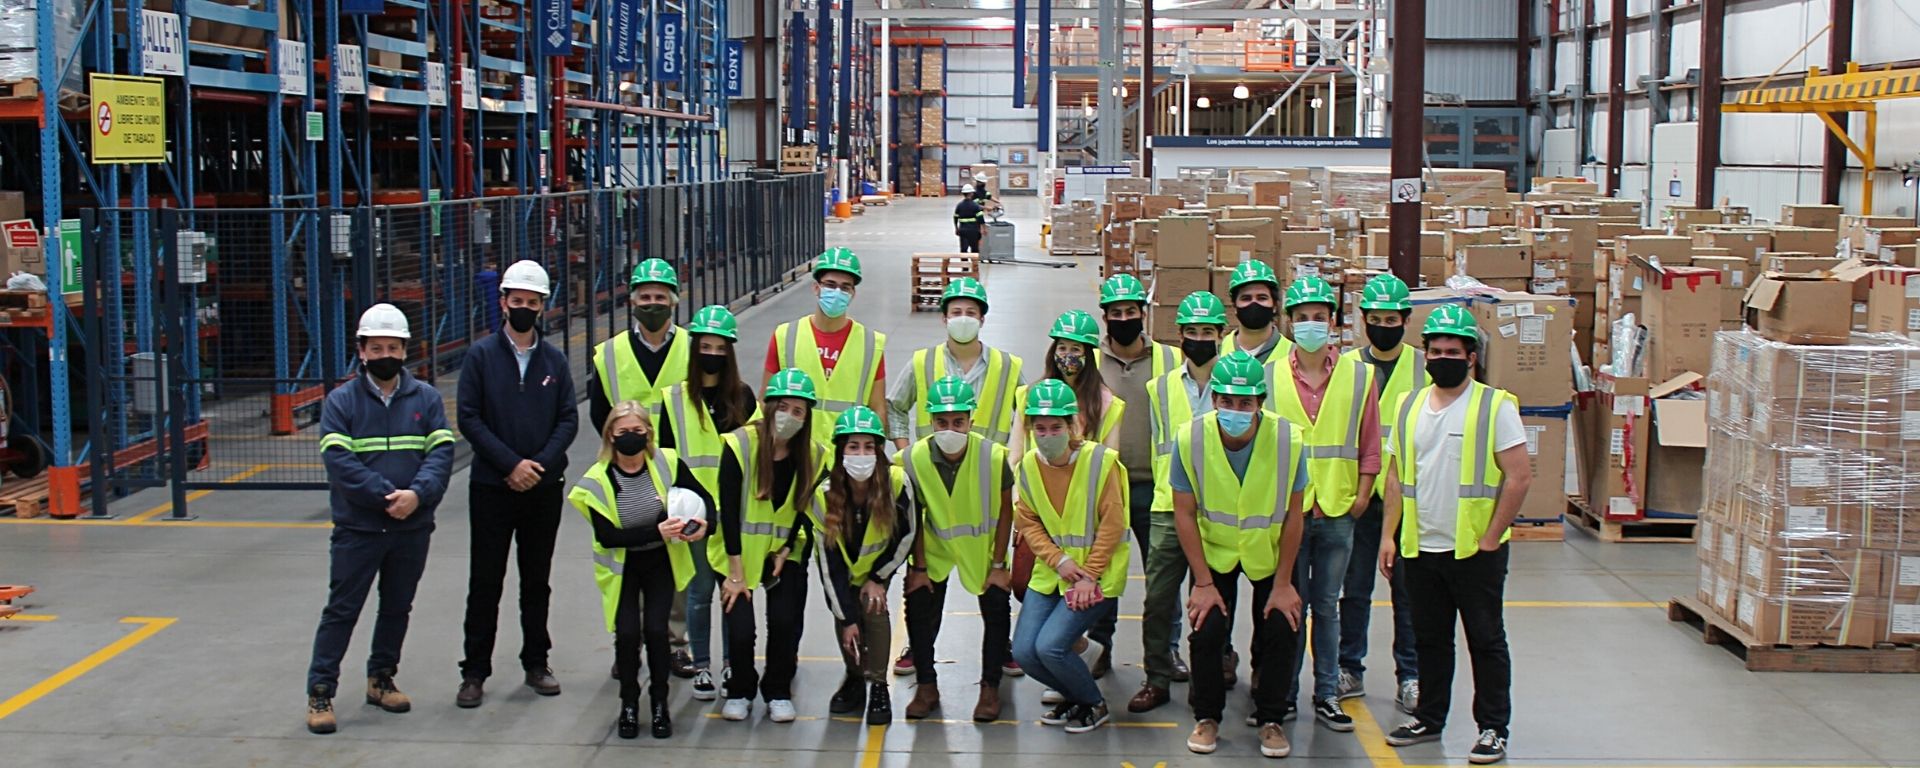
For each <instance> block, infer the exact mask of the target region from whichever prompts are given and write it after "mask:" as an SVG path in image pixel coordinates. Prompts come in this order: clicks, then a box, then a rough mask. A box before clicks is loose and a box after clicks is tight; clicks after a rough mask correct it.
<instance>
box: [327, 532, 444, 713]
mask: <svg viewBox="0 0 1920 768" xmlns="http://www.w3.org/2000/svg"><path fill="white" fill-rule="evenodd" d="M432 536H433V528H431V527H428V528H423V529H419V530H412V531H399V532H392V533H385V532H370V531H356V530H353V529H350V528H335V529H333V538H332V545H331V546H330V547H328V555H329V556H330V559H331V561H332V562H331V564H330V565H329V569H330V573H329V575H328V577H327V607H326V608H325V609H324V610H322V611H321V612H320V628H319V629H318V630H316V631H315V632H314V635H313V664H312V666H311V667H309V668H308V669H307V691H308V692H309V693H312V694H316V695H321V696H326V697H329V698H331V697H332V696H333V695H334V694H335V693H337V692H338V691H339V689H340V660H341V659H342V658H344V657H345V656H346V655H347V642H348V641H349V640H351V639H352V638H353V625H354V624H356V623H358V622H359V621H360V609H361V608H364V607H366V604H367V593H368V592H369V591H371V590H372V589H373V580H374V578H375V577H376V576H377V577H379V579H380V611H379V614H378V615H377V616H376V618H375V619H374V624H373V653H372V654H371V655H369V656H368V657H367V676H369V677H371V676H373V675H375V674H377V673H380V672H386V673H389V674H392V673H393V672H395V671H397V670H398V669H399V668H400V645H401V643H403V642H405V641H406V639H407V617H408V615H409V614H411V613H412V612H413V595H414V591H415V590H416V589H418V588H419V586H420V575H421V574H423V573H426V570H427V542H428V541H429V539H430V538H431V537H432Z"/></svg>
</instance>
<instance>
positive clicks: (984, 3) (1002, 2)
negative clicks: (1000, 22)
mask: <svg viewBox="0 0 1920 768" xmlns="http://www.w3.org/2000/svg"><path fill="white" fill-rule="evenodd" d="M973 7H975V8H984V9H988V10H1002V9H1006V8H1012V7H1013V0H973Z"/></svg>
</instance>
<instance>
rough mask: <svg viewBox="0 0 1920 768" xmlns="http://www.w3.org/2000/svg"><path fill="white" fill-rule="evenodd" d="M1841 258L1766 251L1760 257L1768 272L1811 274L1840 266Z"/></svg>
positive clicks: (1763, 266)
mask: <svg viewBox="0 0 1920 768" xmlns="http://www.w3.org/2000/svg"><path fill="white" fill-rule="evenodd" d="M1841 261H1843V259H1841V258H1839V257H1837V256H1811V255H1796V254H1787V253H1768V254H1766V255H1764V256H1762V257H1761V261H1760V263H1761V266H1762V268H1763V269H1765V270H1766V271H1768V272H1788V273H1794V274H1811V273H1814V272H1825V271H1827V270H1831V269H1833V268H1834V267H1837V266H1840V262H1841Z"/></svg>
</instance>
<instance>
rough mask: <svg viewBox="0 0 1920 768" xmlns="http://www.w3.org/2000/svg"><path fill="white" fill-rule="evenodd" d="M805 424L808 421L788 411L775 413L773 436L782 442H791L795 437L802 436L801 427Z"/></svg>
mask: <svg viewBox="0 0 1920 768" xmlns="http://www.w3.org/2000/svg"><path fill="white" fill-rule="evenodd" d="M805 422H806V419H804V418H801V417H798V416H795V415H793V414H791V413H787V412H786V411H774V412H773V436H774V437H775V438H778V439H781V440H791V439H793V436H794V435H797V434H800V426H801V425H802V424H803V423H805Z"/></svg>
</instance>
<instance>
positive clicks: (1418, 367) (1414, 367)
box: [1340, 344, 1433, 499]
mask: <svg viewBox="0 0 1920 768" xmlns="http://www.w3.org/2000/svg"><path fill="white" fill-rule="evenodd" d="M1360 355H1361V350H1358V349H1349V350H1347V351H1346V352H1344V353H1341V355H1340V357H1341V358H1342V359H1345V360H1358V361H1360V362H1362V363H1366V364H1367V367H1368V368H1372V367H1373V364H1372V363H1367V359H1366V358H1364V357H1361V356H1360ZM1394 361H1395V362H1396V363H1400V364H1399V365H1395V366H1394V367H1393V375H1392V376H1388V377H1387V386H1386V387H1384V388H1382V389H1381V390H1380V411H1381V416H1380V450H1381V451H1383V453H1382V454H1381V455H1382V456H1385V455H1386V454H1385V453H1384V451H1386V450H1387V446H1389V445H1392V444H1393V425H1392V424H1391V423H1389V419H1387V418H1386V412H1387V411H1388V410H1390V409H1391V408H1392V405H1393V404H1394V403H1398V402H1400V398H1402V397H1405V396H1406V394H1407V393H1408V392H1412V391H1414V390H1416V389H1419V388H1421V387H1424V386H1426V385H1428V384H1431V383H1433V380H1432V379H1429V378H1427V353H1426V352H1425V351H1422V350H1421V349H1420V348H1419V347H1416V346H1413V345H1412V344H1401V345H1400V356H1399V357H1396V358H1394ZM1407 363H1411V365H1408V364H1407ZM1373 375H1374V377H1375V383H1376V384H1378V383H1379V382H1378V377H1379V375H1380V372H1379V371H1378V370H1375V371H1374V374H1373ZM1383 485H1385V483H1374V484H1373V495H1374V498H1380V499H1384V498H1386V495H1385V493H1386V491H1385V490H1384V489H1382V488H1381V486H1383Z"/></svg>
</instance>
